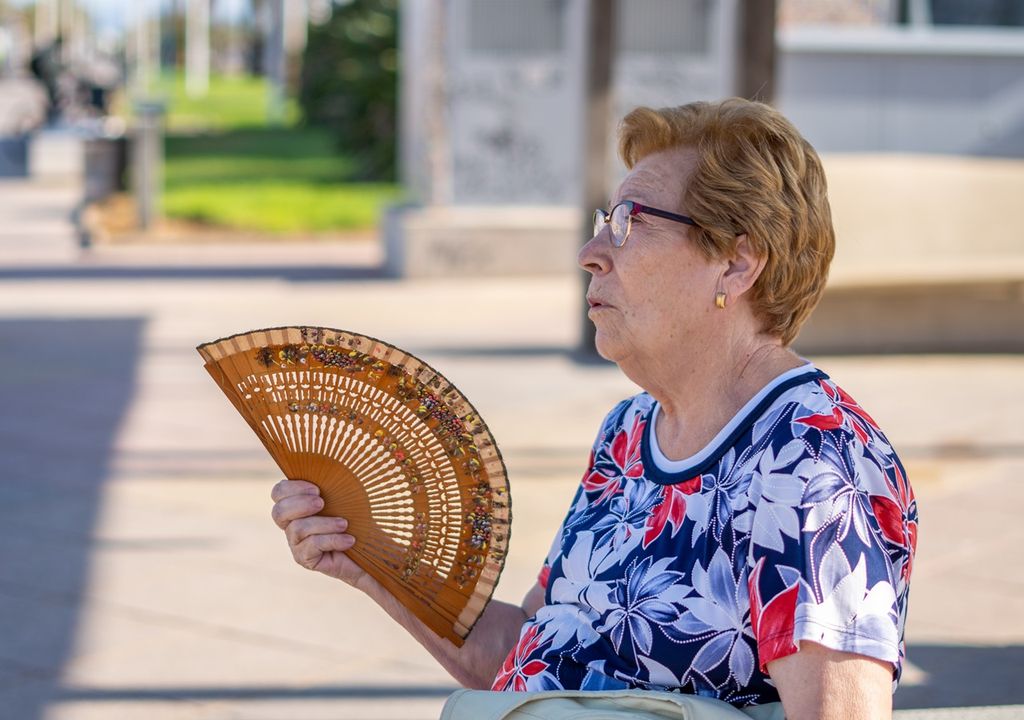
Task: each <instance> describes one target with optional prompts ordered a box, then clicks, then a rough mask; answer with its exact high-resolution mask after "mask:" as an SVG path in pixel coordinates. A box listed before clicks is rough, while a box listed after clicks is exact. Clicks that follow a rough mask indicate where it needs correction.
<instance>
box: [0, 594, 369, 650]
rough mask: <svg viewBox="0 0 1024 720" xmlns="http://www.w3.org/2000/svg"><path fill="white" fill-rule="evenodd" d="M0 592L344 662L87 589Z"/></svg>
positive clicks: (307, 645) (309, 645) (304, 646)
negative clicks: (87, 605) (121, 615)
mask: <svg viewBox="0 0 1024 720" xmlns="http://www.w3.org/2000/svg"><path fill="white" fill-rule="evenodd" d="M12 588H13V590H12ZM22 588H25V589H28V590H29V592H28V593H26V592H19V589H22ZM0 593H3V594H6V595H7V596H9V597H13V598H18V599H23V600H34V601H38V602H44V603H49V604H52V605H67V604H73V605H75V606H77V607H81V606H83V605H84V603H83V601H88V602H89V605H90V607H92V608H97V609H103V610H108V611H113V612H116V613H120V614H123V615H124V616H126V617H129V618H132V619H136V620H142V621H146V622H153V623H155V624H158V625H160V626H163V627H167V628H171V629H178V630H180V629H182V628H184V629H185V630H187V631H190V632H196V633H199V634H205V633H208V632H213V633H215V634H216V635H217V636H218V637H221V638H225V639H231V640H239V641H241V642H243V643H245V644H249V645H257V646H259V647H262V648H266V647H267V646H268V643H269V644H270V645H271V646H274V647H278V648H281V649H287V650H291V651H296V652H309V651H313V652H314V653H316V654H317V655H318V656H320V657H323V658H325V659H330V660H332V661H335V662H338V663H339V664H345V663H344V662H342V659H341V658H339V657H338V650H337V649H335V648H334V646H332V645H325V644H321V643H314V642H309V641H304V640H295V639H291V638H283V637H281V636H280V635H272V634H270V633H263V632H258V631H253V630H243V629H240V628H236V627H230V626H226V625H221V624H219V623H213V622H210V621H208V620H204V619H197V618H195V617H188V616H182V615H177V614H175V613H168V612H162V611H159V610H151V609H148V608H140V607H137V606H135V605H127V604H124V603H118V602H111V601H109V600H106V599H104V598H102V597H98V596H97V595H95V594H93V593H90V592H86V591H82V592H64V591H58V590H47V589H43V588H32V587H29V586H27V585H25V584H24V583H12V582H10V581H8V580H4V579H2V578H0ZM371 659H372V658H371ZM366 661H367V658H366V657H363V658H360V662H363V663H365V662H366Z"/></svg>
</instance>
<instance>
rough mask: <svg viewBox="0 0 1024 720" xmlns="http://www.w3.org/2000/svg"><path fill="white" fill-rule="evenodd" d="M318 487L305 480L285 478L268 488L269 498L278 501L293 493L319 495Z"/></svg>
mask: <svg viewBox="0 0 1024 720" xmlns="http://www.w3.org/2000/svg"><path fill="white" fill-rule="evenodd" d="M319 494H320V488H318V487H317V486H316V485H314V484H313V483H311V482H306V481H305V480H289V479H288V478H285V479H284V480H281V481H280V482H278V483H276V484H275V485H274V487H272V488H271V489H270V499H271V500H273V501H274V502H280V501H281V500H284V499H285V498H286V497H291V496H293V495H319Z"/></svg>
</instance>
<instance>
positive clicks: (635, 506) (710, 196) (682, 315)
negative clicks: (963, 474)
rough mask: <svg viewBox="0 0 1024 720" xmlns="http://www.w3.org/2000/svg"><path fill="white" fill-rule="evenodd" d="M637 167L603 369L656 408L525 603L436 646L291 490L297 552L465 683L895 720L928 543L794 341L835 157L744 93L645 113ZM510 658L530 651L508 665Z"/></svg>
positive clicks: (606, 257)
mask: <svg viewBox="0 0 1024 720" xmlns="http://www.w3.org/2000/svg"><path fill="white" fill-rule="evenodd" d="M619 150H620V153H621V155H622V158H623V160H624V161H625V163H626V166H627V167H628V168H629V172H628V174H627V175H626V177H625V179H624V180H623V182H622V184H621V185H620V186H619V188H618V190H617V192H616V193H615V197H614V198H613V199H612V201H611V207H610V209H608V210H607V211H605V210H598V211H597V212H596V213H595V220H594V237H593V239H592V240H590V242H588V243H587V244H586V245H585V246H584V247H583V249H582V250H581V251H580V253H579V263H580V265H581V266H582V267H583V268H584V269H585V270H586V271H587V272H588V273H590V275H591V280H590V287H589V290H588V292H587V299H588V301H589V304H590V310H589V315H590V319H591V320H592V321H593V323H594V325H595V327H596V332H597V334H596V343H597V349H598V352H599V353H600V354H601V355H602V356H603V357H605V358H607V359H609V360H611V361H613V362H615V363H616V364H617V365H618V366H619V368H621V370H622V371H623V372H624V373H625V374H626V375H627V376H628V377H629V378H630V379H631V380H633V381H634V382H635V383H636V384H637V385H639V386H640V387H641V388H643V389H644V392H643V393H641V394H639V395H637V396H635V397H632V398H629V399H626V400H624V401H622V402H621V403H619V404H618V405H617V406H616V407H615V408H613V409H612V411H611V412H610V413H609V414H608V416H607V417H606V418H605V420H604V422H603V423H602V425H601V428H600V431H599V432H598V435H597V439H596V441H595V443H594V446H593V452H592V454H591V458H590V464H589V466H588V468H587V471H586V472H585V474H584V476H583V480H582V482H581V484H580V487H579V489H578V490H577V492H576V496H575V499H574V500H573V501H572V504H571V506H570V508H569V512H568V515H567V516H566V518H565V520H564V522H563V524H562V527H561V528H560V530H559V531H558V533H557V534H556V536H555V540H554V543H553V545H552V547H551V551H550V553H549V555H548V557H547V560H546V561H545V563H544V565H543V569H542V570H541V572H540V575H539V578H538V582H537V584H536V585H535V586H534V587H533V588H532V589H531V590H530V592H529V593H527V595H526V598H525V600H524V601H523V603H522V606H521V607H517V606H514V605H510V604H506V603H501V602H492V603H491V604H490V605H489V606H488V607H487V609H486V611H485V612H484V614H483V616H482V617H481V619H480V621H479V622H478V624H477V627H476V628H475V630H474V632H473V633H472V634H471V635H470V636H469V638H468V640H467V642H466V643H465V645H464V646H463V647H462V648H456V647H455V646H454V645H452V644H450V643H448V642H447V641H444V640H441V639H440V638H438V637H436V636H435V635H433V634H432V633H431V632H430V631H429V630H427V629H425V628H424V626H423V625H422V624H421V623H420V621H419V620H417V619H416V618H415V617H414V616H413V615H412V614H411V613H409V612H408V611H407V610H406V609H405V608H404V607H402V606H401V605H399V604H398V603H397V602H396V601H395V600H394V598H393V597H391V596H390V595H389V594H388V593H387V592H386V591H385V590H384V589H383V588H382V587H381V586H380V585H378V584H377V583H376V582H375V581H374V580H373V579H372V578H370V577H369V576H368V575H366V574H365V573H364V572H362V571H361V570H360V569H359V568H357V567H356V566H355V565H354V564H353V563H352V562H351V561H350V560H349V559H348V558H347V557H346V556H345V553H344V551H345V550H346V549H348V548H350V547H351V546H352V544H353V543H354V542H355V540H354V539H353V538H351V537H350V536H348V535H346V534H344V529H345V525H344V521H343V520H337V519H334V518H324V517H314V516H313V515H314V513H316V512H317V511H318V510H319V509H320V508H321V506H322V503H321V502H320V500H319V497H318V496H317V490H316V487H315V486H313V485H310V484H308V483H303V482H299V481H294V482H289V481H282V482H281V483H279V484H278V485H277V486H276V487H275V489H274V500H275V501H276V505H275V507H274V512H273V516H274V518H275V520H276V522H277V523H278V525H280V526H281V527H282V528H284V529H285V531H286V534H287V537H288V541H289V543H290V545H291V548H292V552H293V554H294V556H295V559H296V560H297V561H298V562H299V563H301V564H302V565H304V566H306V567H308V568H311V569H315V570H319V571H321V572H324V573H326V574H328V575H331V576H333V577H337V578H339V579H342V580H344V581H346V582H348V583H349V584H351V585H354V586H355V587H357V588H359V589H360V590H362V591H364V592H366V593H367V594H368V595H370V597H372V598H373V599H374V600H376V601H377V602H378V603H379V604H380V605H381V606H382V607H383V608H384V609H385V610H386V611H387V612H388V613H389V614H390V615H391V616H392V617H393V618H394V619H395V620H397V621H398V622H399V623H401V624H402V625H403V626H404V627H405V628H407V629H408V630H409V631H410V632H411V633H412V634H413V635H414V636H415V637H416V638H417V639H418V640H419V641H420V642H421V643H422V644H423V645H424V646H426V647H427V649H428V650H430V652H431V653H432V654H433V655H434V656H435V657H437V658H438V660H439V661H440V662H441V663H442V664H443V665H444V666H445V667H446V668H447V669H448V670H449V671H450V672H451V673H452V675H453V676H454V677H455V678H457V679H458V680H459V681H460V682H462V683H463V684H464V685H467V686H472V687H493V689H495V690H549V689H582V690H588V689H595V690H596V689H618V688H643V689H659V690H673V691H680V692H684V693H693V694H698V695H704V696H711V697H716V698H719V699H721V700H725V701H727V702H729V703H732V704H733V705H736V706H741V707H742V706H745V705H756V704H762V703H767V702H773V701H778V700H779V699H780V698H781V701H782V704H783V706H784V709H785V713H786V716H787V717H788V718H790V720H798V719H800V718H820V717H829V718H832V717H834V718H861V717H863V718H882V717H888V716H890V715H891V707H892V701H891V693H892V689H893V687H894V686H895V682H896V680H898V678H899V674H900V670H901V666H902V662H903V656H904V650H903V627H904V621H905V618H906V610H907V592H908V583H909V580H910V571H911V567H912V562H913V555H914V548H915V544H916V536H917V509H916V504H915V502H914V495H913V491H912V490H911V488H910V484H909V482H908V480H907V477H906V473H905V471H904V469H903V466H902V464H901V463H900V460H899V458H898V457H897V456H896V454H895V452H894V451H893V449H892V447H891V445H890V444H889V441H888V440H887V439H886V437H885V435H883V434H882V432H881V431H880V430H879V429H878V427H877V426H876V424H875V423H874V421H873V420H872V419H871V417H870V416H869V415H868V414H867V412H865V411H864V410H863V409H862V408H861V407H860V406H859V405H858V404H857V403H856V402H855V401H854V400H853V399H852V398H851V397H850V396H849V395H847V394H846V393H845V392H844V391H843V390H842V389H840V388H839V387H838V386H837V385H836V384H835V383H834V382H833V381H832V380H831V379H830V378H829V377H828V376H827V375H825V373H823V372H822V371H821V370H819V369H817V368H816V367H815V366H814V365H812V364H811V363H809V362H807V361H806V360H804V359H802V358H800V357H799V356H797V355H796V354H795V353H794V352H793V351H792V350H791V349H790V347H789V345H790V343H791V342H792V341H793V339H794V338H795V337H796V335H797V332H798V331H799V329H800V326H801V324H802V323H803V322H804V320H805V319H806V318H807V316H808V315H809V314H810V312H811V310H812V309H813V308H814V306H815V304H816V303H817V302H818V299H819V298H820V296H821V293H822V290H823V288H824V285H825V279H826V276H827V273H828V266H829V263H830V261H831V259H832V255H833V248H834V235H833V230H832V223H831V216H830V211H829V205H828V199H827V197H826V189H825V176H824V173H823V171H822V167H821V163H820V161H819V159H818V157H817V155H816V153H815V152H814V150H813V148H812V147H811V146H810V145H809V144H808V143H807V141H805V140H804V139H803V138H802V137H801V136H800V134H799V133H798V132H797V131H796V129H795V128H794V127H793V126H792V125H791V124H790V123H789V122H788V121H787V120H786V119H785V118H783V117H782V116H781V115H780V114H779V113H778V112H776V111H775V110H773V109H772V108H770V107H768V106H766V105H762V104H759V103H753V102H748V101H744V100H739V99H733V100H728V101H725V102H722V103H716V104H709V103H693V104H690V105H684V106H682V107H677V108H668V109H662V110H652V109H649V108H639V109H637V110H634V111H633V112H631V113H630V114H629V115H628V116H627V117H626V118H625V120H624V121H623V123H622V127H621V131H620V143H619ZM510 648H511V650H510Z"/></svg>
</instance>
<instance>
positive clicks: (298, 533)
mask: <svg viewBox="0 0 1024 720" xmlns="http://www.w3.org/2000/svg"><path fill="white" fill-rule="evenodd" d="M347 529H348V520H346V519H345V518H336V517H305V518H299V519H298V520H293V521H292V522H290V523H288V526H287V527H286V528H285V530H284V534H285V536H286V537H287V538H288V544H289V545H291V546H292V547H295V546H296V545H299V544H300V543H302V542H303V541H304V540H305V539H306V538H308V537H310V536H313V535H334V534H337V533H341V532H345V530H347Z"/></svg>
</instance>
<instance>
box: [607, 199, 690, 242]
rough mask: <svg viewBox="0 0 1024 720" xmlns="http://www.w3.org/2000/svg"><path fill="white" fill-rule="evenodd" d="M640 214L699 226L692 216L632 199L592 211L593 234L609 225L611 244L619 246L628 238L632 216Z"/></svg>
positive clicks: (631, 225)
mask: <svg viewBox="0 0 1024 720" xmlns="http://www.w3.org/2000/svg"><path fill="white" fill-rule="evenodd" d="M641 214H643V215H654V216H656V217H660V218H665V219H666V220H673V221H675V222H678V223H684V224H686V225H692V226H693V227H700V225H698V224H697V223H696V222H695V221H694V219H693V218H691V217H687V216H686V215H680V214H678V213H674V212H669V211H668V210H659V209H658V208H652V207H648V206H646V205H641V204H640V203H637V202H633V201H632V200H623V201H622V202H620V203H619V204H618V205H616V206H615V207H613V208H612V209H611V210H610V211H609V212H605V211H604V210H595V211H594V236H595V237H596V236H597V235H598V233H600V232H601V231H602V230H604V228H605V226H611V231H612V245H614V246H615V247H617V248H620V247H622V246H623V245H625V244H626V240H627V238H629V231H630V230H631V229H632V227H633V217H634V216H636V215H641Z"/></svg>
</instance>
